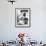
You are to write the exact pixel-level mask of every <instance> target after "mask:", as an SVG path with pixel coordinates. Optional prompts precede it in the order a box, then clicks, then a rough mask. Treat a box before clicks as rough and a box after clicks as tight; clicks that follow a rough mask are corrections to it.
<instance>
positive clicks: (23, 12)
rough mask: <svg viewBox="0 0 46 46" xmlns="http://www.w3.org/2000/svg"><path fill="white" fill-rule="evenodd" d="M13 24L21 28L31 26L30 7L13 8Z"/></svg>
mask: <svg viewBox="0 0 46 46" xmlns="http://www.w3.org/2000/svg"><path fill="white" fill-rule="evenodd" d="M15 26H16V27H21V28H22V27H24V28H25V27H30V26H31V9H30V8H15Z"/></svg>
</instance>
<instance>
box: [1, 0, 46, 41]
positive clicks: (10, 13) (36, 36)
mask: <svg viewBox="0 0 46 46" xmlns="http://www.w3.org/2000/svg"><path fill="white" fill-rule="evenodd" d="M45 2H46V1H45V0H17V2H16V3H14V5H12V4H11V3H9V2H7V0H0V41H2V40H5V41H6V40H15V39H16V37H17V34H18V32H23V31H24V32H26V33H28V34H29V35H30V37H31V38H32V39H33V40H37V41H40V40H43V41H44V40H46V36H45V35H46V6H45V5H46V3H45ZM15 8H31V27H30V28H16V27H15Z"/></svg>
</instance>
